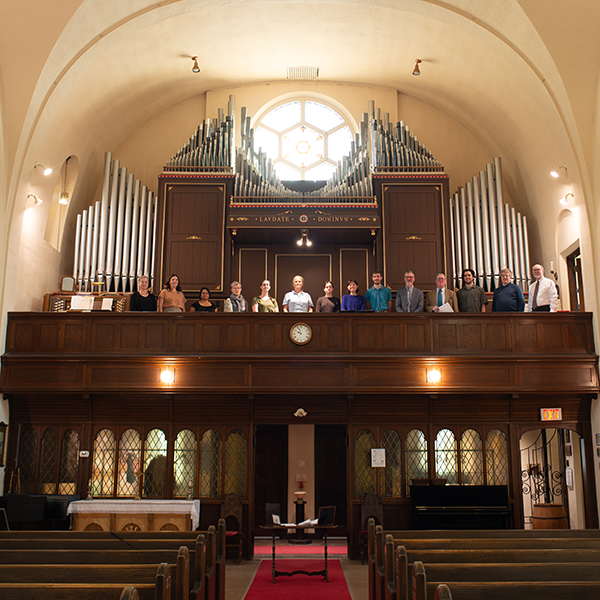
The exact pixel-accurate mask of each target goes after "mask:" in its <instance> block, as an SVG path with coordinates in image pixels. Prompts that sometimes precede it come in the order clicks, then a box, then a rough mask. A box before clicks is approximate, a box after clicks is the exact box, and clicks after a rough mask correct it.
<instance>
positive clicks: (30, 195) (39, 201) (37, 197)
mask: <svg viewBox="0 0 600 600" xmlns="http://www.w3.org/2000/svg"><path fill="white" fill-rule="evenodd" d="M27 198H28V199H29V198H33V202H34V204H33V205H34V206H39V205H40V204H42V203H43V202H44V201H43V200H42V199H41V198H40V197H39V196H36V195H35V194H32V193H29V194H27Z"/></svg>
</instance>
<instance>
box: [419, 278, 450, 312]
mask: <svg viewBox="0 0 600 600" xmlns="http://www.w3.org/2000/svg"><path fill="white" fill-rule="evenodd" d="M444 304H447V305H448V306H450V308H451V309H452V312H458V302H457V300H456V294H455V293H454V292H453V291H452V290H449V289H448V288H447V287H446V275H444V273H438V274H437V275H436V277H435V289H434V290H431V292H427V296H425V310H427V312H440V308H441V307H442V306H444Z"/></svg>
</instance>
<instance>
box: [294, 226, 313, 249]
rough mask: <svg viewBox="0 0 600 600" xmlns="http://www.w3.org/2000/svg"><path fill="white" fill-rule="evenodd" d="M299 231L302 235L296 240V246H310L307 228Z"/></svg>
mask: <svg viewBox="0 0 600 600" xmlns="http://www.w3.org/2000/svg"><path fill="white" fill-rule="evenodd" d="M300 233H301V234H302V237H301V238H300V239H299V240H298V241H297V242H296V244H298V246H304V245H306V246H309V247H310V246H312V242H311V241H310V240H309V239H308V229H301V230H300Z"/></svg>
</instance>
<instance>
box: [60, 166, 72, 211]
mask: <svg viewBox="0 0 600 600" xmlns="http://www.w3.org/2000/svg"><path fill="white" fill-rule="evenodd" d="M70 158H71V157H70V156H69V157H68V158H67V160H65V174H64V177H63V186H62V192H61V193H60V194H59V195H58V203H59V204H62V206H66V205H67V204H69V194H67V169H68V167H69V159H70Z"/></svg>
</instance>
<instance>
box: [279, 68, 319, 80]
mask: <svg viewBox="0 0 600 600" xmlns="http://www.w3.org/2000/svg"><path fill="white" fill-rule="evenodd" d="M318 77H319V67H288V68H287V78H288V79H318Z"/></svg>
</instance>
